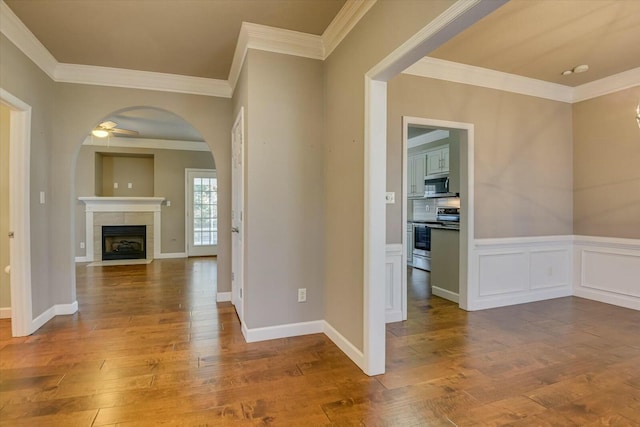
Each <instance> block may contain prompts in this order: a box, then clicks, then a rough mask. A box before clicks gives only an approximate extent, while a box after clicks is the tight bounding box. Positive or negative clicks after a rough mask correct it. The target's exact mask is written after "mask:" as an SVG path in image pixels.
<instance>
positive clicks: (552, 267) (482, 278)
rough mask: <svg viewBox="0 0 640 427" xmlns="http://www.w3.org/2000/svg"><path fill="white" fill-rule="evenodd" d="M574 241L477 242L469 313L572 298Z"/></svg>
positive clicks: (559, 238)
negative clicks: (570, 296)
mask: <svg viewBox="0 0 640 427" xmlns="http://www.w3.org/2000/svg"><path fill="white" fill-rule="evenodd" d="M572 240H573V238H572V236H544V237H517V238H503V239H476V240H475V242H474V249H473V258H472V259H473V262H472V265H471V272H470V280H469V290H468V295H469V309H470V310H482V309H487V308H493V307H502V306H506V305H513V304H522V303H527V302H533V301H541V300H545V299H550V298H558V297H563V296H569V295H571V294H572V286H571V272H572V268H571V263H572V256H571V253H572V244H573V242H572Z"/></svg>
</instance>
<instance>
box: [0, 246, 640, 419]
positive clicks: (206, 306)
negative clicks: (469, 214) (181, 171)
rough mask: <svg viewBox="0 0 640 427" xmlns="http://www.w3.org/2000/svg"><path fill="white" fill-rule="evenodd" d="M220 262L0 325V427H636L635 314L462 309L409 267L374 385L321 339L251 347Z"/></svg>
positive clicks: (135, 281) (85, 273)
mask: <svg viewBox="0 0 640 427" xmlns="http://www.w3.org/2000/svg"><path fill="white" fill-rule="evenodd" d="M215 268H216V264H215V261H212V260H211V259H206V258H200V259H199V258H195V259H180V260H156V261H154V262H153V263H151V264H149V265H137V266H127V267H117V268H116V267H91V268H87V267H84V266H79V267H78V270H77V272H78V274H77V282H78V284H77V288H78V289H77V296H78V301H79V306H80V311H79V312H78V313H77V314H75V315H73V316H59V317H56V318H55V319H54V320H52V321H51V322H49V323H48V324H47V325H45V326H44V327H43V328H42V329H40V330H39V331H37V332H36V333H35V334H33V335H32V336H29V337H23V338H11V337H10V322H9V321H8V320H2V321H0V425H2V426H13V425H26V426H92V425H93V426H106V425H119V426H129V425H132V426H134V425H157V424H163V425H181V426H221V425H224V426H227V425H239V426H243V425H246V426H257V425H278V426H321V425H335V426H352V425H353V426H358V425H366V426H452V425H459V426H477V425H492V426H493V425H496V426H497V425H509V426H546V425H549V426H551V425H553V426H571V425H579V426H589V425H594V426H595V425H616V426H627V425H628V426H638V425H640V328H639V326H640V313H639V312H636V311H632V310H627V309H623V308H619V307H614V306H609V305H606V304H601V303H597V302H592V301H588V300H584V299H580V298H562V299H556V300H551V301H544V302H538V303H532V304H525V305H519V306H513V307H507V308H500V309H493V310H486V311H481V312H474V313H467V312H464V311H462V310H459V309H458V308H457V307H456V305H455V304H453V303H450V302H449V301H446V300H443V299H441V298H438V297H432V296H429V295H428V291H427V288H426V286H424V284H425V280H426V279H427V278H428V274H427V273H425V272H419V271H416V272H412V274H411V275H410V277H411V278H412V279H413V280H412V282H411V283H412V284H411V286H410V287H409V295H410V305H409V307H410V311H409V320H408V321H406V322H400V323H395V324H390V325H388V327H387V373H386V374H385V375H380V376H377V377H367V376H366V375H364V374H362V372H361V371H360V370H359V369H358V368H357V367H356V366H355V365H354V364H353V363H352V362H351V361H350V360H349V359H348V358H347V357H346V356H345V355H344V354H342V353H341V352H340V350H338V348H337V347H336V346H335V345H334V344H333V343H332V342H331V341H330V340H329V339H328V338H326V337H325V336H324V335H321V334H316V335H309V336H304V337H296V338H288V339H279V340H273V341H267V342H261V343H252V344H246V343H245V342H244V339H243V337H242V334H241V332H240V326H239V322H238V320H237V317H236V315H235V312H234V309H233V307H232V306H231V305H230V304H229V303H221V304H216V303H215V289H214V287H213V286H212V285H211V284H212V283H213V282H214V281H215V276H216V272H215Z"/></svg>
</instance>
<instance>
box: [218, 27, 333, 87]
mask: <svg viewBox="0 0 640 427" xmlns="http://www.w3.org/2000/svg"><path fill="white" fill-rule="evenodd" d="M249 49H257V50H264V51H267V52H274V53H282V54H286V55H294V56H301V57H304V58H311V59H319V60H323V59H324V47H323V44H322V37H320V36H316V35H313V34H307V33H301V32H299V31H291V30H283V29H281V28H274V27H267V26H265V25H259V24H252V23H250V22H243V23H242V27H241V28H240V34H239V35H238V42H237V43H236V50H235V52H234V54H233V62H232V63H231V69H230V70H229V79H228V81H229V86H230V87H231V88H232V89H233V90H235V87H236V84H237V83H238V78H240V72H241V71H242V65H243V64H244V60H245V58H246V56H247V50H249Z"/></svg>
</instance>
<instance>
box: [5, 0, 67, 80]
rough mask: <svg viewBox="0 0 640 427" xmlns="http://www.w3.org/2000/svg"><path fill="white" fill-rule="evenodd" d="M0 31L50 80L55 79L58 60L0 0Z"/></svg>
mask: <svg viewBox="0 0 640 427" xmlns="http://www.w3.org/2000/svg"><path fill="white" fill-rule="evenodd" d="M0 32H2V34H4V35H5V36H6V37H7V38H8V39H9V40H11V42H12V43H13V44H14V45H16V47H17V48H18V49H20V51H22V53H24V54H25V55H26V56H27V58H29V59H31V60H32V61H33V62H34V63H35V64H36V65H37V66H38V67H40V69H41V70H42V71H44V72H45V73H46V74H47V75H48V76H49V77H50V78H51V79H52V80H55V73H56V67H57V66H58V61H56V59H55V58H54V57H53V55H51V53H50V52H49V51H48V50H47V48H46V47H44V45H43V44H42V43H40V40H38V39H37V38H36V36H34V35H33V33H32V32H31V31H29V29H28V28H27V26H26V25H24V23H23V22H22V21H21V20H20V18H18V17H17V16H16V14H15V13H13V11H12V10H11V8H10V7H9V6H7V4H6V3H5V2H4V0H2V1H0Z"/></svg>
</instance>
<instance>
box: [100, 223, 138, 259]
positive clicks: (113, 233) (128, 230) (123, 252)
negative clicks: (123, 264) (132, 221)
mask: <svg viewBox="0 0 640 427" xmlns="http://www.w3.org/2000/svg"><path fill="white" fill-rule="evenodd" d="M145 258H147V227H146V225H103V226H102V259H103V260H105V261H106V260H116V259H145Z"/></svg>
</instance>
